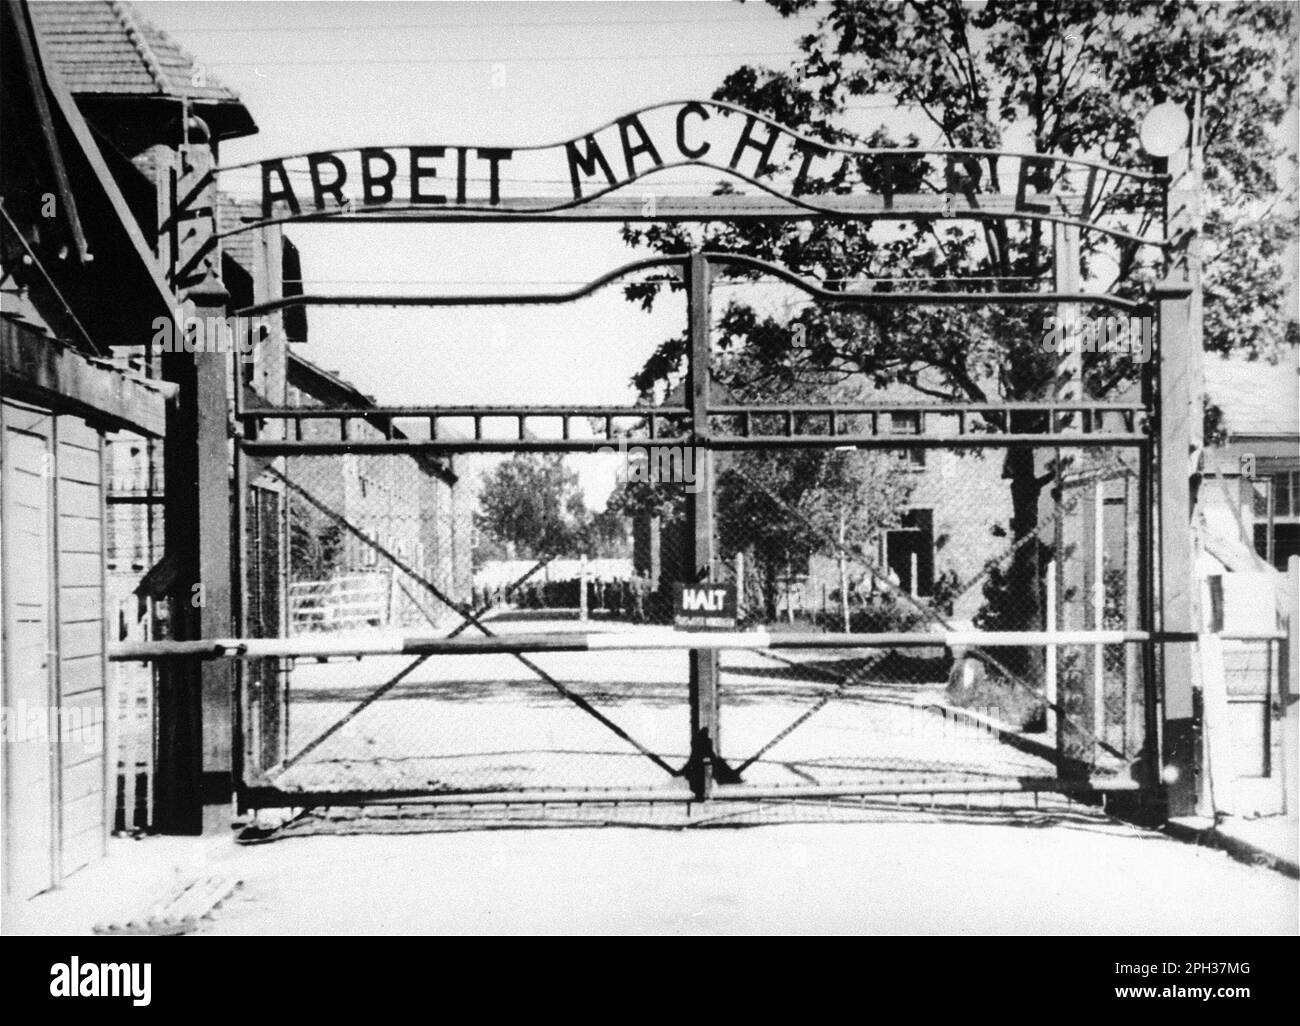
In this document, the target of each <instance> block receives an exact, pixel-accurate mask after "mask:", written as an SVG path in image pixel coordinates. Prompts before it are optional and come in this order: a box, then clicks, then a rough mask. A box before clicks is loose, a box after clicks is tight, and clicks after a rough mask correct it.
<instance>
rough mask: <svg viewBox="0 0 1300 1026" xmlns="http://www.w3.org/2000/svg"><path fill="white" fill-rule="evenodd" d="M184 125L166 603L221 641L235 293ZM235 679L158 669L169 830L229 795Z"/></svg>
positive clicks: (198, 137)
mask: <svg viewBox="0 0 1300 1026" xmlns="http://www.w3.org/2000/svg"><path fill="white" fill-rule="evenodd" d="M186 132H187V134H188V137H189V142H188V145H186V146H185V147H183V148H182V151H181V153H180V154H179V155H178V157H177V161H178V164H179V169H178V171H177V180H178V183H179V186H180V187H179V188H176V189H174V190H171V191H172V196H171V197H169V198H170V199H171V200H172V202H173V203H175V196H176V195H177V194H179V193H182V192H183V190H184V188H186V187H189V188H193V189H194V190H195V192H194V195H193V196H191V197H190V199H189V202H188V206H187V208H186V209H185V210H181V209H178V208H175V207H174V206H171V205H169V206H168V208H167V218H166V220H167V222H168V223H170V224H171V226H172V229H173V230H172V232H171V233H170V237H169V236H168V235H167V234H165V235H164V242H163V245H164V252H165V256H166V259H167V263H168V265H169V275H168V277H169V281H170V282H171V284H172V285H173V287H174V288H175V290H176V292H177V293H178V295H183V296H184V297H185V299H186V300H187V301H188V302H189V303H192V304H193V317H194V318H195V321H196V323H195V324H194V325H193V326H191V331H193V332H194V338H193V343H192V344H193V345H194V349H195V351H190V352H187V351H185V347H181V351H180V352H177V351H176V348H177V347H172V350H171V351H170V352H164V353H162V354H161V358H160V361H159V362H160V368H161V371H162V377H163V378H164V380H167V381H170V382H174V383H176V384H177V385H178V395H177V399H176V401H175V402H174V403H172V404H170V405H169V406H168V409H167V437H166V439H165V441H164V443H163V478H164V486H165V494H164V505H163V516H164V532H165V535H164V551H165V554H166V561H167V564H168V574H167V579H168V586H167V592H168V595H167V605H168V614H169V630H170V634H171V637H172V638H174V639H176V640H192V639H197V638H213V637H222V636H225V635H228V634H229V633H230V627H231V617H230V610H231V580H230V570H231V565H230V555H231V553H230V469H229V457H228V455H227V440H228V430H227V423H228V414H227V405H226V403H227V394H228V388H229V355H228V353H227V352H226V351H225V349H226V346H225V337H226V336H225V332H226V321H225V316H226V304H227V302H228V301H229V298H230V297H229V295H228V294H227V292H226V290H225V287H224V285H223V284H222V282H221V270H220V259H219V255H218V250H217V248H216V244H215V240H214V237H213V236H214V232H215V220H214V216H213V214H212V211H213V210H214V209H215V203H216V185H215V181H214V179H213V177H212V174H211V169H212V166H213V154H212V149H211V145H210V141H209V135H208V129H207V126H206V125H204V123H203V122H202V121H201V120H200V119H198V118H190V119H189V121H188V122H187V124H186ZM191 183H195V184H193V185H191ZM182 223H183V224H185V225H186V230H185V231H184V232H182V231H181V230H180V225H181V224H182ZM169 238H170V241H168V240H169ZM178 327H181V328H182V329H183V328H184V327H185V325H184V324H183V323H182V325H179V326H178ZM186 335H187V337H188V335H189V332H186ZM214 336H215V338H214ZM177 341H179V340H177ZM232 679H233V678H232V674H231V667H230V665H229V663H228V662H226V661H225V660H213V661H210V662H199V661H198V660H190V659H177V660H174V661H172V662H169V663H164V664H162V665H161V666H160V668H159V695H158V709H157V717H158V783H157V787H156V790H155V805H156V809H155V822H156V823H157V824H158V826H159V828H160V829H161V830H163V831H165V832H171V833H182V834H196V833H200V832H201V831H202V828H203V804H204V801H205V798H207V797H209V796H208V795H205V790H207V789H209V788H211V789H213V790H217V789H219V791H220V793H221V794H222V796H223V797H225V796H227V795H228V794H229V775H230V769H231V763H230V759H231V751H230V749H231V697H232V691H231V684H232ZM211 797H215V795H212V796H211Z"/></svg>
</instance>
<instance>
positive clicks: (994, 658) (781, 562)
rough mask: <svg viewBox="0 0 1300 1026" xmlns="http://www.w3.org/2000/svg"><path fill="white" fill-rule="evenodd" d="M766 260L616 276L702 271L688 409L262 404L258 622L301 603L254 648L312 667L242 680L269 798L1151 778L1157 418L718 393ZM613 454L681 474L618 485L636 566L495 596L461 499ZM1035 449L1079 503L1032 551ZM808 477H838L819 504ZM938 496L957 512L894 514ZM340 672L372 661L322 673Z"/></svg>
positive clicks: (700, 794) (250, 756) (701, 262)
mask: <svg viewBox="0 0 1300 1026" xmlns="http://www.w3.org/2000/svg"><path fill="white" fill-rule="evenodd" d="M737 265H739V266H740V267H741V268H743V269H744V270H746V271H750V272H753V271H759V272H761V273H763V274H766V275H770V276H772V277H775V278H779V279H783V280H786V281H789V280H790V278H789V276H788V275H787V274H785V273H784V272H783V271H782V269H780V268H778V267H775V266H771V265H758V264H757V262H755V261H752V260H750V259H748V258H738V257H734V256H730V255H727V254H721V253H716V254H715V253H695V254H692V255H690V256H688V257H683V258H680V259H673V260H666V259H665V260H656V261H646V262H641V263H639V264H635V265H631V266H629V267H627V268H623V269H620V271H618V272H616V275H617V277H619V278H624V277H626V276H628V275H631V274H635V273H637V272H640V271H644V270H646V269H654V270H656V271H658V270H661V269H663V268H672V269H674V270H676V271H677V273H678V274H679V275H680V278H679V280H680V281H681V282H682V283H684V284H685V286H686V290H687V298H688V309H689V320H690V324H691V332H692V345H691V350H690V364H689V367H688V369H687V375H686V379H687V387H686V389H685V400H686V401H684V402H682V403H680V404H677V405H672V406H669V405H660V406H658V407H654V408H619V407H574V408H558V407H555V408H551V407H451V408H446V407H427V408H410V407H404V408H397V407H393V408H389V407H377V408H369V409H339V408H329V407H324V406H310V405H304V406H300V407H297V408H294V409H283V410H266V409H258V410H255V411H241V413H240V415H239V416H240V422H241V424H242V426H243V428H244V435H243V437H242V439H241V440H240V444H239V450H240V453H241V458H242V459H243V460H244V461H245V469H244V472H243V478H244V480H245V482H246V487H247V491H246V495H247V496H248V499H247V505H246V513H247V516H248V518H249V523H250V525H252V527H251V530H250V531H248V532H245V535H244V536H245V537H246V539H247V541H246V547H247V551H246V559H245V565H246V566H247V568H248V571H249V574H250V578H249V580H248V583H247V585H246V587H247V588H248V592H249V594H250V595H255V594H257V593H258V592H259V591H262V592H265V591H266V590H267V589H268V587H269V588H270V590H271V592H272V593H273V594H270V595H267V596H266V597H265V598H258V599H255V600H254V601H253V602H250V603H249V609H250V611H254V610H262V609H265V608H268V607H269V608H277V609H278V608H281V607H283V609H282V612H281V613H280V614H279V619H278V622H273V618H271V617H268V616H266V615H262V616H260V618H258V619H256V621H252V620H250V622H249V623H248V624H247V625H246V627H247V629H246V630H245V631H241V636H242V637H247V638H250V639H251V638H258V637H265V638H268V639H269V638H275V639H278V640H279V641H280V643H281V644H280V647H279V650H283V651H289V650H296V651H297V652H298V654H297V655H296V656H294V657H291V658H288V659H285V658H269V659H268V658H256V659H249V660H248V661H247V662H246V663H245V666H246V669H247V672H246V673H245V674H244V680H245V686H244V690H243V695H244V705H243V709H242V712H243V723H244V731H243V749H242V754H243V758H244V760H245V762H244V783H245V798H246V800H247V801H249V802H252V803H268V802H269V803H273V804H276V805H286V804H291V805H304V804H318V803H322V802H323V803H328V804H344V803H347V802H350V801H369V800H382V799H410V798H415V797H425V798H436V797H444V798H447V799H448V800H455V801H458V802H459V801H469V800H488V801H491V800H496V801H500V800H502V799H503V798H508V799H509V800H510V801H522V800H545V801H548V802H549V801H563V800H587V801H600V800H606V801H608V800H653V799H658V798H662V799H668V800H681V799H683V798H704V797H713V798H717V797H722V796H732V797H745V798H756V797H764V796H776V795H796V794H798V795H805V796H806V795H822V796H830V795H838V794H871V793H888V794H898V795H902V794H936V793H944V792H960V793H963V794H971V793H975V792H982V791H988V792H993V793H999V794H1000V793H1007V792H1013V791H1018V790H1022V789H1025V790H1061V789H1064V790H1085V791H1086V790H1089V789H1098V788H1100V789H1105V790H1123V789H1131V788H1135V787H1137V786H1138V784H1139V782H1140V780H1141V775H1140V768H1139V767H1138V765H1137V763H1138V760H1139V758H1140V756H1141V754H1142V753H1143V751H1144V749H1145V741H1146V737H1147V730H1148V728H1149V723H1148V719H1147V709H1148V704H1147V702H1146V690H1145V689H1146V685H1145V681H1146V680H1148V679H1149V675H1148V674H1147V673H1145V672H1144V668H1143V642H1144V640H1145V635H1143V634H1142V633H1141V632H1142V629H1143V627H1144V622H1143V619H1142V614H1141V607H1142V595H1141V589H1140V584H1139V582H1140V576H1139V558H1138V557H1139V554H1140V553H1141V551H1142V550H1143V545H1144V543H1145V539H1146V534H1145V531H1146V530H1147V527H1146V520H1145V517H1144V516H1143V514H1142V511H1143V505H1142V503H1141V502H1140V501H1139V497H1140V494H1141V492H1142V489H1143V488H1144V487H1145V485H1144V481H1145V476H1146V473H1147V469H1146V465H1145V462H1144V459H1145V456H1144V454H1145V452H1146V449H1147V446H1148V442H1149V435H1148V433H1147V432H1146V430H1145V414H1146V411H1145V407H1144V406H1143V404H1142V403H1140V402H1127V403H1124V402H1115V401H1107V400H1098V401H1072V402H1068V401H1046V402H1041V403H1020V404H1016V405H1015V406H1014V407H1012V408H1005V407H998V406H996V405H994V404H970V403H957V402H953V403H923V404H918V403H915V402H888V401H883V402H882V401H879V400H876V401H860V402H856V403H853V402H839V403H833V404H828V403H825V402H822V403H812V402H799V401H797V400H793V399H791V398H790V397H788V396H783V395H775V396H772V395H765V396H763V397H762V400H761V401H759V400H754V401H740V400H738V399H736V398H734V397H730V398H728V400H727V401H726V402H725V403H719V402H717V401H716V400H712V399H710V398H709V396H710V393H711V392H716V390H714V389H711V388H710V369H711V365H712V362H713V358H714V356H715V353H714V352H713V346H712V345H711V339H710V323H711V319H710V314H709V295H710V278H711V277H712V276H713V275H715V274H717V273H719V272H720V271H724V270H726V269H728V268H732V267H735V266H737ZM612 277H614V276H611V278H612ZM798 284H799V286H800V287H801V288H804V289H805V290H806V291H808V292H809V293H810V294H812V295H813V296H815V297H816V298H817V299H819V300H823V301H826V302H833V303H839V304H854V303H855V302H859V301H865V302H871V301H872V300H871V298H870V297H862V298H860V297H857V296H852V295H845V294H832V293H829V292H827V291H826V290H824V289H822V288H820V287H819V286H817V285H814V284H810V283H805V282H802V281H800V282H798ZM583 291H586V290H583ZM535 298H536V297H526V296H521V297H508V298H506V299H505V300H504V301H506V302H520V303H523V302H529V301H532V300H535ZM593 421H594V426H593ZM547 422H549V423H550V425H551V426H552V427H554V428H556V429H555V430H550V431H545V429H544V425H546V424H547ZM457 424H460V425H464V427H465V430H463V431H461V432H459V433H458V432H457V431H456V425H457ZM503 425H508V427H507V430H506V431H504V432H503V431H502V426H503ZM547 435H549V436H550V437H546V436H547ZM584 436H585V437H584ZM616 447H617V448H618V449H619V450H620V451H626V452H636V453H637V454H638V455H642V454H643V455H644V458H645V460H646V461H647V462H648V464H649V467H650V472H649V473H647V474H646V475H643V476H645V477H647V478H654V480H646V481H644V482H641V483H640V484H639V487H627V488H625V489H624V490H623V492H622V493H621V494H620V496H619V498H620V500H621V503H622V504H621V506H620V512H621V513H622V516H623V529H624V532H625V537H626V538H629V539H631V540H632V548H633V550H638V549H639V550H640V551H639V553H638V552H635V551H634V557H638V558H634V559H633V561H632V562H633V563H634V564H636V567H635V569H636V571H638V572H636V573H634V574H633V575H632V578H631V579H630V580H623V581H619V582H609V585H610V586H609V587H606V588H602V587H600V586H599V584H600V582H598V581H593V580H588V579H586V578H583V579H582V580H580V581H579V582H578V587H580V588H581V589H582V590H583V592H584V594H583V595H581V596H578V595H576V590H577V589H576V588H573V582H572V581H570V582H567V583H568V584H569V586H570V588H571V590H572V591H573V592H574V594H573V595H572V597H570V598H567V599H566V598H565V597H564V596H562V595H560V594H559V590H558V585H557V586H549V585H548V581H547V579H548V578H549V576H550V574H549V571H550V568H551V567H552V566H554V564H555V562H556V558H555V557H554V556H551V557H550V558H547V557H545V556H544V557H543V558H541V559H539V560H537V561H535V562H534V563H533V564H532V565H529V566H525V567H524V568H523V572H522V573H520V574H519V576H518V577H517V578H516V579H513V580H510V581H508V582H506V583H504V584H499V585H498V586H497V587H496V588H494V589H485V592H486V593H484V594H477V595H476V594H475V589H474V587H473V586H472V583H471V582H470V580H469V579H468V577H467V573H466V570H467V567H466V565H465V554H464V552H463V551H462V552H457V546H458V545H460V546H463V544H464V541H465V534H466V532H465V526H466V523H467V519H468V514H469V511H468V510H466V509H465V508H464V505H463V503H462V502H461V501H460V500H459V498H458V495H457V489H458V488H460V487H462V486H463V485H462V482H464V481H465V480H466V479H467V478H468V479H471V480H472V479H473V477H474V476H476V475H477V474H478V472H479V471H480V470H481V467H479V466H476V464H482V463H483V462H484V461H485V460H486V459H487V458H488V457H487V456H486V455H485V454H493V453H512V452H520V451H526V452H542V453H553V454H556V458H560V459H564V460H568V461H570V462H572V461H575V460H581V459H584V458H591V454H593V453H597V452H598V451H599V450H602V449H605V450H609V449H614V448H616ZM1013 460H1025V461H1028V462H1029V465H1030V466H1031V467H1034V468H1038V471H1039V472H1040V473H1042V474H1046V475H1047V476H1048V477H1050V478H1051V479H1052V480H1053V483H1054V486H1055V487H1054V488H1052V489H1045V490H1044V491H1045V496H1046V497H1045V498H1044V499H1043V500H1042V502H1041V503H1040V504H1036V516H1035V521H1036V522H1035V524H1034V526H1033V528H1032V530H1030V531H1028V532H1024V533H1022V534H1021V535H1020V536H1019V537H1015V538H1011V537H1004V538H998V537H997V531H998V528H999V526H1000V525H1001V524H1002V523H1004V522H1005V520H1006V519H1008V518H1009V516H1010V514H1011V512H1012V511H1011V509H1010V507H1009V505H1008V502H1009V500H1004V501H1003V502H1002V503H1001V504H1000V505H999V504H998V503H997V502H995V501H992V500H991V499H989V498H988V497H989V496H991V495H995V494H996V493H998V492H999V491H1001V492H1004V493H1005V491H1006V486H1005V485H1000V483H999V485H995V486H994V487H993V488H989V487H987V485H986V484H984V485H981V482H987V481H988V480H989V479H999V482H1000V479H1001V478H1002V477H1003V476H1004V471H1005V469H1006V468H1007V466H1008V464H1009V463H1010V461H1013ZM661 466H666V467H668V468H670V469H674V468H680V469H682V470H689V471H690V472H692V474H693V477H694V480H692V481H689V482H684V481H672V480H669V479H668V478H671V477H672V476H673V475H672V474H671V473H670V474H658V475H656V474H655V473H654V470H655V469H656V468H659V467H661ZM809 475H815V476H818V477H819V478H825V479H833V481H834V484H835V486H834V487H828V488H824V489H822V490H821V491H819V492H817V493H816V498H815V499H810V489H809V488H807V487H805V486H804V485H803V482H804V481H805V480H806V479H807V477H808V476H809ZM678 476H682V475H678ZM634 484H635V482H634ZM888 489H893V490H894V491H896V492H898V493H899V494H898V495H897V496H894V495H892V493H891V494H890V496H887V497H886V496H883V495H882V494H881V493H882V492H883V491H887V490H888ZM918 491H921V492H928V493H929V494H928V497H926V499H925V502H926V504H927V506H928V508H916V509H914V510H913V511H912V512H911V513H909V514H902V515H900V514H899V512H898V511H897V510H890V509H888V508H886V507H887V499H888V498H903V499H904V500H905V501H907V502H909V503H917V502H919V501H920V500H919V498H918V496H917V492H918ZM904 493H906V494H904ZM963 493H968V494H969V496H970V498H969V499H964V498H963ZM1038 505H1041V510H1039V509H1038ZM276 506H280V507H282V508H283V513H282V514H281V515H279V516H276V515H275V514H269V515H268V513H267V512H266V510H267V508H268V507H276ZM801 507H802V508H801ZM922 514H925V515H922ZM936 521H938V522H937V523H936ZM936 531H937V532H938V533H939V534H940V535H942V536H944V539H945V540H946V541H948V542H949V543H951V544H952V545H953V549H952V550H950V553H951V555H952V556H953V557H954V558H947V557H946V556H945V555H944V553H943V551H942V549H943V547H944V542H943V541H942V540H941V543H940V550H939V552H937V553H936V551H935V537H936ZM638 541H639V545H638ZM962 546H965V547H967V548H968V549H969V548H973V549H974V551H973V552H971V551H965V552H963V551H961V548H962ZM281 550H284V551H285V552H286V553H287V558H286V559H284V560H283V561H282V563H281V565H280V566H281V568H280V571H279V573H280V574H281V575H282V576H280V577H279V578H278V579H274V575H272V576H271V577H268V570H267V567H268V565H269V562H270V560H272V559H274V558H275V556H274V554H275V553H278V552H280V551H281ZM681 581H685V582H700V581H715V582H732V583H734V584H735V585H736V586H737V592H738V595H739V606H740V609H739V622H738V624H737V625H736V626H737V630H736V631H735V632H732V633H729V634H721V635H716V636H700V635H689V634H682V633H678V632H674V631H673V629H672V627H671V626H670V624H671V590H672V585H673V584H674V583H676V582H681ZM615 585H616V586H615ZM539 586H540V590H541V592H543V593H545V592H546V591H547V588H548V587H549V588H550V592H551V593H552V594H551V595H550V596H549V597H548V596H546V595H545V594H543V595H542V596H541V597H540V598H539V596H538V591H539ZM607 591H608V592H613V593H616V597H615V598H614V599H613V600H611V599H609V598H607V597H606V592H607ZM583 610H585V611H586V612H585V617H584V616H583V615H582V612H583ZM572 612H577V613H578V614H579V618H578V619H577V620H576V622H575V621H574V619H571V618H566V614H571V613H572ZM1047 631H1052V632H1054V634H1056V635H1057V636H1058V638H1059V640H1057V641H1054V642H1053V643H1051V644H1045V643H1044V642H1043V641H1042V640H1040V639H1039V638H1037V637H1035V634H1043V632H1047ZM963 632H964V634H965V635H966V636H968V640H967V641H966V642H965V643H963V641H962V636H963ZM1070 632H1073V640H1071V638H1072V636H1071V633H1070ZM439 639H444V640H442V641H440V640H439ZM286 645H287V647H286ZM295 645H296V649H295V648H294V646H295ZM256 650H257V648H256V646H250V647H248V654H249V655H252V653H253V652H254V651H256ZM265 650H266V651H276V650H277V649H276V646H275V645H274V644H271V645H267V646H265ZM331 652H339V653H348V654H349V655H351V656H353V658H348V657H346V656H345V657H343V658H335V659H331V660H329V661H321V658H318V657H323V656H325V655H328V654H329V653H331ZM462 653H464V654H462ZM1049 664H1050V665H1049Z"/></svg>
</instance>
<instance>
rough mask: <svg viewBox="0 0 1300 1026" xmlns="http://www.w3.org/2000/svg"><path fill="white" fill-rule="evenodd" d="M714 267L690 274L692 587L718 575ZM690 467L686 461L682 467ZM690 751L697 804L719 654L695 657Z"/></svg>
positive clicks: (700, 266) (714, 748)
mask: <svg viewBox="0 0 1300 1026" xmlns="http://www.w3.org/2000/svg"><path fill="white" fill-rule="evenodd" d="M709 284H710V283H709V262H708V260H706V259H705V257H704V254H703V253H700V252H698V251H697V252H694V253H692V254H691V257H690V262H689V265H688V269H687V287H686V294H687V302H688V309H689V314H688V317H689V321H690V328H689V331H690V343H691V344H690V352H689V354H688V360H687V365H686V391H687V401H688V402H689V404H690V411H691V427H690V439H691V445H692V446H693V447H694V448H695V489H696V490H695V491H694V492H688V493H687V495H686V519H687V524H686V528H687V529H686V546H687V550H688V551H687V552H686V559H685V560H683V565H684V567H685V569H686V571H687V573H688V574H689V575H690V577H691V580H692V581H707V580H709V579H710V577H711V576H712V573H713V452H712V450H711V449H710V448H709V413H708V405H709V378H710V375H709V329H710V324H711V319H710V312H709ZM682 462H683V465H685V460H683V461H682ZM690 702H691V750H690V758H689V759H688V760H687V763H686V779H687V781H688V782H689V783H690V785H691V790H692V792H693V793H694V795H695V797H696V798H698V799H701V800H703V799H707V798H708V797H709V795H710V793H711V792H712V790H713V781H714V768H715V767H714V761H715V759H716V758H717V755H718V752H719V740H718V654H717V652H716V651H714V650H712V649H708V650H700V649H691V653H690Z"/></svg>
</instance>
